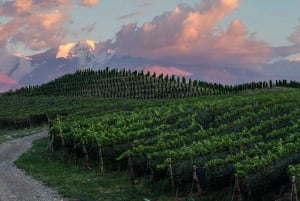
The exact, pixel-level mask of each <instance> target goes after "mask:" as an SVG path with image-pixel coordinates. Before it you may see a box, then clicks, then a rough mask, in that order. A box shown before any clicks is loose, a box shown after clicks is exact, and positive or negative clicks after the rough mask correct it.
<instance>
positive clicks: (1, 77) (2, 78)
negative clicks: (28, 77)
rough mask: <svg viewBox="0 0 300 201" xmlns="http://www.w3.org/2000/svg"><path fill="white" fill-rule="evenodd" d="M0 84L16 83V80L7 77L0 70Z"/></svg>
mask: <svg viewBox="0 0 300 201" xmlns="http://www.w3.org/2000/svg"><path fill="white" fill-rule="evenodd" d="M0 84H3V85H16V84H18V82H17V81H16V80H14V79H12V78H11V77H8V76H7V75H5V74H3V73H1V72H0Z"/></svg>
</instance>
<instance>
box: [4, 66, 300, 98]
mask: <svg viewBox="0 0 300 201" xmlns="http://www.w3.org/2000/svg"><path fill="white" fill-rule="evenodd" d="M273 87H292V88H300V83H298V82H295V81H290V82H288V81H286V80H278V81H276V82H274V81H271V80H270V81H268V82H266V81H263V82H251V83H245V84H240V85H235V86H232V85H222V84H217V83H207V82H204V81H198V80H192V79H188V80H187V79H186V78H185V77H176V76H174V75H172V76H168V75H166V76H164V75H163V74H161V75H156V74H155V73H154V74H152V75H151V74H150V73H149V72H147V73H144V72H143V71H140V72H138V71H133V72H131V71H130V70H128V71H126V70H117V69H109V68H106V69H104V70H98V71H94V70H91V69H87V70H81V71H77V72H76V73H74V74H68V75H64V76H62V77H60V78H57V79H56V80H53V81H51V82H49V83H46V84H43V85H41V86H27V87H23V88H21V89H18V90H16V91H14V92H7V93H5V95H20V96H85V97H100V98H118V99H153V98H156V99H157V98H184V97H195V96H207V95H220V94H236V93H239V92H241V91H247V90H255V89H270V88H273Z"/></svg>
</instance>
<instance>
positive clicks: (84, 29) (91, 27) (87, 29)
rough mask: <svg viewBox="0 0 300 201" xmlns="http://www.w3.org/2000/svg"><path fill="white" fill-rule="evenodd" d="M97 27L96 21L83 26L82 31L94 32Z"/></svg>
mask: <svg viewBox="0 0 300 201" xmlns="http://www.w3.org/2000/svg"><path fill="white" fill-rule="evenodd" d="M95 28H96V22H94V23H92V24H90V25H87V26H85V27H82V28H81V32H87V33H90V32H93V31H94V30H95Z"/></svg>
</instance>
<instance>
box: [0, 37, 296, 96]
mask: <svg viewBox="0 0 300 201" xmlns="http://www.w3.org/2000/svg"><path fill="white" fill-rule="evenodd" d="M0 61H1V63H0V72H2V73H3V74H5V75H6V76H8V77H10V78H12V79H13V80H15V81H16V82H17V83H19V85H17V86H26V85H40V84H43V83H47V82H49V81H51V80H54V79H55V78H58V77H60V76H62V75H65V74H69V73H74V72H76V71H77V70H80V69H94V70H101V69H104V68H105V67H107V66H108V67H110V68H117V69H125V70H129V69H130V70H132V71H134V70H138V71H140V70H144V71H145V72H147V71H150V72H151V73H153V72H156V73H157V74H161V73H164V74H168V75H173V74H174V75H177V76H185V77H187V78H192V79H197V80H203V81H206V82H216V83H222V84H240V83H244V82H251V81H259V80H269V79H272V80H276V79H286V80H297V79H298V80H297V81H299V77H300V59H299V60H297V59H295V60H293V61H280V62H275V63H272V64H265V65H264V66H263V67H262V70H261V71H255V70H251V69H249V68H242V67H234V68H233V67H230V66H221V67H220V66H219V67H216V66H208V65H207V64H205V63H203V64H198V65H188V64H177V63H172V62H166V61H161V60H151V59H146V58H137V57H132V56H125V55H118V54H116V50H114V49H111V48H110V47H106V44H101V43H96V42H94V41H91V40H82V41H79V42H77V43H66V44H62V45H60V46H58V47H56V48H52V49H49V50H47V51H45V52H43V53H39V54H35V55H31V56H22V55H20V54H17V53H13V54H9V55H5V56H3V55H0ZM2 85H4V84H2ZM9 86H10V85H6V86H5V87H2V88H3V89H4V88H5V90H7V89H11V88H14V87H16V86H15V85H14V86H12V87H9ZM3 89H2V91H3Z"/></svg>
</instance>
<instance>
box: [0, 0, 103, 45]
mask: <svg viewBox="0 0 300 201" xmlns="http://www.w3.org/2000/svg"><path fill="white" fill-rule="evenodd" d="M76 2H79V0H76V1H74V0H51V1H41V0H15V1H8V0H4V1H2V2H0V13H1V19H5V20H2V21H0V32H1V35H0V48H8V45H10V47H13V46H18V45H21V46H24V47H25V48H28V49H31V50H42V49H47V48H51V47H55V46H57V45H59V44H61V43H62V42H66V41H67V38H68V36H69V35H72V34H73V35H74V31H72V30H68V29H67V25H68V24H69V23H70V19H71V14H70V13H71V11H72V9H73V7H74V6H73V5H75V3H76ZM97 3H99V1H98V0H97V1H95V0H93V1H92V0H85V1H84V0H81V1H80V5H82V6H89V7H91V6H94V5H96V4H97ZM92 29H93V26H89V27H86V28H85V31H91V30H92Z"/></svg>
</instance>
